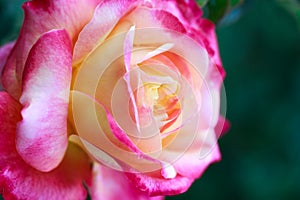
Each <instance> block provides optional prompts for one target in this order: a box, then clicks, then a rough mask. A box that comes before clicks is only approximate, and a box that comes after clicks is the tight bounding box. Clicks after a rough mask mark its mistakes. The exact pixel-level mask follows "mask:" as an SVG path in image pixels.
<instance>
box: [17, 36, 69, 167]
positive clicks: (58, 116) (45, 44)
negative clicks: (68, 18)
mask: <svg viewBox="0 0 300 200" xmlns="http://www.w3.org/2000/svg"><path fill="white" fill-rule="evenodd" d="M71 59H72V54H71V41H70V39H69V36H68V34H67V32H66V31H65V30H52V31H50V32H48V33H45V34H44V35H43V36H42V37H41V38H40V39H39V40H38V41H37V43H36V44H35V45H34V46H33V48H32V49H31V51H30V53H29V56H28V59H27V63H26V67H25V70H24V77H23V93H22V96H21V98H20V102H21V104H22V105H23V106H24V108H23V110H22V117H23V120H22V121H21V122H20V123H19V126H18V130H17V136H16V145H17V150H18V152H19V154H20V155H21V157H22V158H23V159H24V160H25V161H26V162H27V163H28V164H29V165H31V166H33V167H35V168H36V169H38V170H41V171H50V170H52V169H54V168H55V167H56V166H57V165H58V164H59V163H60V162H61V160H62V158H63V156H64V153H65V151H66V148H67V114H68V102H69V89H70V82H71V74H72V71H71V70H72V60H71Z"/></svg>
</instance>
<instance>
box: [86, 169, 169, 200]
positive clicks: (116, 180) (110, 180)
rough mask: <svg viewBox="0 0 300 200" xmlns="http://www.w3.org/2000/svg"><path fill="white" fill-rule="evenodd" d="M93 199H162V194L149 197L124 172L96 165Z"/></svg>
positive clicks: (92, 188) (92, 191)
mask: <svg viewBox="0 0 300 200" xmlns="http://www.w3.org/2000/svg"><path fill="white" fill-rule="evenodd" d="M91 197H92V199H95V200H98V199H107V200H119V199H120V197H122V200H132V199H136V200H162V199H164V198H163V197H162V196H158V197H149V196H148V194H147V193H146V192H142V191H141V190H138V188H136V186H135V185H133V184H132V183H131V182H130V181H129V180H128V179H127V177H126V176H125V174H124V173H122V172H119V171H115V170H113V169H109V168H107V167H103V166H100V165H98V164H95V165H94V174H93V182H92V187H91Z"/></svg>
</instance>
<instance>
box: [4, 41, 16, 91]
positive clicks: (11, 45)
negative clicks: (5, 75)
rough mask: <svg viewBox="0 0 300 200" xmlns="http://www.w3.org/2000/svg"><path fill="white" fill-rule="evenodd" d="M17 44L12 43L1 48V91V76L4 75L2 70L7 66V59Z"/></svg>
mask: <svg viewBox="0 0 300 200" xmlns="http://www.w3.org/2000/svg"><path fill="white" fill-rule="evenodd" d="M14 45H15V42H10V43H8V44H6V45H4V46H2V47H0V90H2V85H1V75H2V69H3V67H4V65H5V62H6V59H7V57H8V55H9V53H10V52H11V50H12V48H13V47H14Z"/></svg>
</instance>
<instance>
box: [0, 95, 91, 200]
mask: <svg viewBox="0 0 300 200" xmlns="http://www.w3.org/2000/svg"><path fill="white" fill-rule="evenodd" d="M20 111H21V105H20V104H19V103H18V102H17V101H15V100H14V99H13V98H12V97H11V96H9V95H8V94H7V93H4V92H0V118H1V120H0V188H1V190H0V193H1V195H2V196H3V197H4V199H41V200H47V199H61V198H62V197H64V199H82V200H84V199H85V197H86V190H85V189H84V187H83V185H82V183H83V182H84V181H87V182H89V181H90V178H91V171H90V167H89V160H88V157H87V155H86V154H85V153H84V152H83V151H82V150H81V149H80V148H79V147H77V146H76V145H74V144H71V143H70V145H69V147H68V150H67V153H66V156H65V158H64V160H63V162H62V163H61V164H60V165H59V166H58V167H57V168H56V169H55V170H53V171H51V172H49V173H42V172H40V171H38V170H36V169H34V168H32V167H31V166H29V165H27V163H25V162H24V160H23V159H22V158H21V157H20V156H19V155H18V152H17V151H16V148H15V133H16V126H17V123H18V121H20V120H21V115H20ZM74 166H76V167H74Z"/></svg>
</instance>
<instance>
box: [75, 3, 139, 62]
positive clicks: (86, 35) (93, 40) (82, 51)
mask: <svg viewBox="0 0 300 200" xmlns="http://www.w3.org/2000/svg"><path fill="white" fill-rule="evenodd" d="M136 3H137V2H136V1H132V0H129V1H123V0H116V1H103V2H102V3H101V4H99V6H98V7H97V8H96V10H95V12H94V16H93V19H92V20H91V21H90V22H89V23H88V24H87V25H86V26H85V27H84V29H83V30H82V31H81V32H80V34H79V36H78V41H77V43H76V45H75V49H74V57H73V60H74V62H75V63H76V62H78V61H79V60H81V59H82V57H83V56H84V55H86V54H87V53H89V52H90V51H91V50H92V49H94V48H95V47H96V46H97V45H98V44H100V43H101V42H102V41H103V40H104V39H105V37H107V36H108V34H109V33H110V32H111V30H112V29H113V28H114V26H115V25H116V24H117V23H118V21H119V20H120V19H121V18H122V17H123V16H124V15H125V14H126V13H127V12H129V11H130V10H131V9H132V8H133V7H134V5H136ZM103 16H105V17H103Z"/></svg>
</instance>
